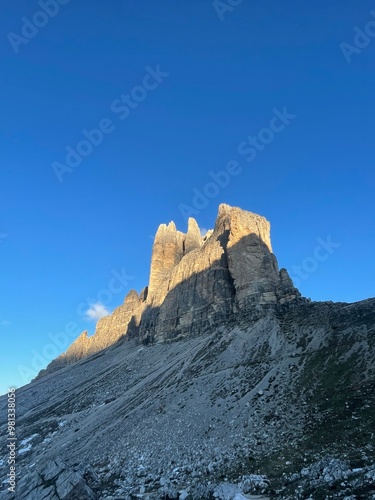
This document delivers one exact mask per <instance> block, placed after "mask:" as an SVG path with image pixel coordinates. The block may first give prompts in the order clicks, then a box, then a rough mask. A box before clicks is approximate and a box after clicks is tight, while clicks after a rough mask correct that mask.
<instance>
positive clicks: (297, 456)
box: [0, 205, 375, 500]
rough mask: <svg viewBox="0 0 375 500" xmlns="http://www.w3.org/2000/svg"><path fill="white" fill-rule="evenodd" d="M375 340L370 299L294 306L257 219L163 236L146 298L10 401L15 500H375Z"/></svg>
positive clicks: (231, 213)
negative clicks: (14, 442)
mask: <svg viewBox="0 0 375 500" xmlns="http://www.w3.org/2000/svg"><path fill="white" fill-rule="evenodd" d="M374 339H375V299H368V300H365V301H362V302H359V303H354V304H345V303H333V302H313V301H310V300H307V299H305V298H303V297H301V295H300V293H299V292H298V290H297V289H296V288H295V287H294V286H293V283H292V281H291V280H290V278H289V276H288V274H287V271H286V270H280V271H279V270H278V266H277V261H276V258H275V256H274V255H273V253H272V247H271V242H270V225H269V223H268V222H267V221H266V220H265V219H264V218H263V217H260V216H258V215H255V214H252V213H249V212H245V211H243V210H240V209H239V208H234V207H229V206H228V205H220V207H219V213H218V217H217V220H216V223H215V227H214V229H213V230H212V231H209V232H208V233H207V234H206V235H205V236H203V237H202V236H201V234H200V230H199V228H198V226H197V223H196V222H195V221H194V220H193V219H190V220H189V225H188V231H187V233H186V234H184V233H182V232H180V231H177V230H176V227H175V225H174V224H173V223H170V224H169V225H168V226H166V225H164V224H162V225H161V226H160V227H159V229H158V231H157V234H156V237H155V242H154V246H153V252H152V262H151V271H150V280H149V285H148V287H146V288H145V289H144V290H143V291H142V292H141V293H140V294H138V293H137V292H135V291H131V292H129V294H128V295H127V297H126V298H125V301H124V304H123V305H121V306H120V307H118V308H117V309H116V310H115V311H114V312H113V314H112V315H111V316H108V317H106V318H103V319H102V320H100V321H99V322H98V324H97V327H96V332H95V334H94V335H93V336H92V337H88V336H87V333H86V332H84V333H83V334H81V336H80V337H79V338H78V339H77V340H76V341H75V342H74V343H73V344H72V345H71V346H70V348H69V349H68V350H67V351H66V352H65V353H64V354H63V355H61V356H60V357H59V358H57V359H56V360H55V361H53V362H52V363H51V364H50V366H49V367H48V368H47V370H46V371H45V372H44V373H42V374H41V375H40V376H39V377H38V379H37V380H35V381H33V382H32V383H31V384H29V385H27V386H25V387H22V388H20V389H18V390H17V391H16V399H17V433H18V457H17V474H18V476H17V493H16V496H15V498H19V499H35V500H38V499H60V500H61V499H65V500H67V499H86V498H87V499H108V500H109V499H118V500H120V499H135V498H144V499H148V498H149V499H181V500H185V499H186V500H193V499H194V500H198V499H206V498H207V499H214V498H216V499H219V500H220V499H222V500H232V499H235V500H241V499H242V500H243V499H244V498H253V495H261V497H262V498H289V499H296V498H301V499H302V498H313V499H317V500H319V499H325V498H346V499H347V500H349V499H356V498H375V448H374V446H375V444H374V429H375V425H374V424H375V412H374V403H375V396H374V394H375V392H374V379H375V349H374V347H375V345H374V344H375V341H374ZM4 415H6V399H4V398H0V424H1V425H2V426H3V427H4V426H5V417H4ZM7 453H8V450H7V447H6V443H5V442H4V443H2V444H1V447H0V458H1V462H0V463H1V468H0V472H1V480H3V484H4V485H6V482H5V481H6V480H7V476H6V474H7V472H8V470H7ZM0 498H1V499H2V498H4V499H5V498H13V497H12V496H11V495H9V494H8V493H7V491H6V489H5V487H4V490H3V492H2V493H0ZM257 498H260V496H259V497H258V496H257Z"/></svg>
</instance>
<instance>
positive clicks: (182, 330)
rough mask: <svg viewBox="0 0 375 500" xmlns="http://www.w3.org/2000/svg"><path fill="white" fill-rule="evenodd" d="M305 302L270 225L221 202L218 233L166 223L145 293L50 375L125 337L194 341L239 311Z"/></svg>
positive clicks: (81, 340) (253, 312) (82, 339)
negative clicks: (280, 259)
mask: <svg viewBox="0 0 375 500" xmlns="http://www.w3.org/2000/svg"><path fill="white" fill-rule="evenodd" d="M299 297H300V293H299V292H298V290H297V289H296V288H294V286H293V283H292V281H291V280H290V278H289V276H288V273H287V271H286V270H285V269H284V270H281V272H279V270H278V265H277V261H276V257H275V256H274V255H273V253H272V247H271V239H270V223H269V222H268V221H267V220H266V219H265V218H264V217H261V216H259V215H256V214H253V213H251V212H246V211H244V210H241V209H240V208H236V207H230V206H229V205H225V204H222V205H220V206H219V212H218V216H217V219H216V223H215V226H214V229H213V230H212V231H210V232H209V233H208V235H206V236H204V237H202V236H201V234H200V229H199V227H198V224H197V222H196V221H195V220H194V219H193V218H190V219H189V221H188V231H187V233H186V234H184V233H182V232H180V231H178V230H177V229H176V226H175V224H174V222H170V223H169V224H168V225H165V224H161V225H160V226H159V228H158V230H157V233H156V236H155V240H154V245H153V249H152V257H151V270H150V281H149V285H148V287H147V288H146V290H145V291H143V292H142V293H141V295H140V296H138V293H137V292H136V291H135V290H132V291H130V292H129V294H128V295H127V297H126V298H125V302H124V304H123V305H121V306H120V307H118V308H117V309H115V310H114V312H113V313H112V314H111V315H110V316H107V317H104V318H102V319H101V320H99V321H98V323H97V326H96V331H95V334H94V335H93V336H92V337H88V335H87V332H83V333H82V334H81V335H80V336H79V337H78V339H77V340H76V341H75V342H74V343H73V344H72V345H71V346H70V347H69V349H68V350H67V351H66V352H65V353H64V354H63V355H61V356H59V357H58V358H57V359H56V360H54V361H53V362H52V363H51V364H50V365H49V367H48V368H47V373H48V372H49V371H53V370H55V369H57V368H60V367H62V366H64V365H66V364H67V363H71V362H75V361H77V360H78V359H81V358H83V357H86V356H88V355H90V354H94V353H96V352H98V351H100V350H102V349H104V348H106V347H109V346H110V345H112V344H114V343H115V342H117V341H118V340H119V339H120V338H122V337H124V336H125V335H126V336H127V338H134V337H136V338H139V339H140V340H142V341H144V342H145V343H149V342H162V341H165V340H170V339H173V338H181V337H187V336H195V335H199V334H201V333H203V332H205V331H209V330H211V329H212V328H215V327H218V326H220V325H221V324H224V323H227V322H228V321H231V320H232V321H235V320H236V318H237V317H238V315H239V314H241V315H245V316H253V317H254V318H255V317H258V315H259V312H260V311H262V310H263V308H266V307H268V306H272V305H277V304H283V303H286V302H290V301H294V300H296V299H298V298H299ZM45 373H46V371H43V372H42V373H41V375H44V374H45Z"/></svg>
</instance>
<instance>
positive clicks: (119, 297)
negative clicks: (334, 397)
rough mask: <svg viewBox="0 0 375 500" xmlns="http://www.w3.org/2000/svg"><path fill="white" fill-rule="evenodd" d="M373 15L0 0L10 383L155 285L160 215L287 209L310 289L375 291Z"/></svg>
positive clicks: (286, 255)
mask: <svg viewBox="0 0 375 500" xmlns="http://www.w3.org/2000/svg"><path fill="white" fill-rule="evenodd" d="M234 4H237V6H235V7H234V6H233V5H234ZM231 5H232V6H231ZM42 6H43V8H44V10H43V8H42ZM374 9H375V8H374V4H373V2H370V1H364V0H332V1H330V2H326V1H323V0H317V1H315V2H301V1H300V0H298V1H297V0H289V1H288V0H287V1H286V2H280V1H276V0H268V1H264V2H252V1H250V0H244V1H243V2H241V1H239V0H224V1H218V0H217V1H214V2H213V1H212V0H207V1H206V0H189V1H175V0H167V1H161V0H140V1H126V2H125V1H123V0H108V1H107V2H105V3H103V2H102V1H99V0H90V2H87V1H85V0H71V1H69V0H64V1H62V0H61V1H60V3H59V4H56V2H55V1H54V0H51V1H50V2H47V0H40V1H39V2H37V1H31V0H18V1H17V2H7V3H6V5H5V4H4V5H3V6H2V15H1V18H0V57H1V59H0V60H1V62H0V64H1V70H0V79H1V85H0V102H1V117H2V119H1V122H0V142H1V175H0V203H1V212H0V336H1V363H0V376H1V384H0V393H3V392H4V391H5V390H6V388H7V387H8V386H10V385H12V386H13V385H15V386H20V385H23V384H24V383H26V382H27V381H29V380H30V378H31V377H32V376H35V375H36V372H37V370H38V369H40V368H42V367H44V366H45V365H46V364H47V363H48V362H49V361H51V359H52V358H53V357H55V356H56V355H57V354H59V353H60V352H62V351H63V350H65V349H66V347H67V346H68V344H69V342H71V341H72V340H73V339H74V337H75V336H76V335H77V334H79V333H80V332H81V331H82V330H84V329H88V330H89V332H90V333H93V331H94V328H95V318H97V317H99V316H100V315H101V314H103V313H105V312H106V311H108V310H112V309H113V308H114V307H116V306H118V305H120V304H121V303H122V301H123V299H124V296H125V295H126V293H127V292H128V291H129V289H131V288H135V289H136V290H138V291H139V290H140V289H141V288H142V287H143V286H145V285H146V284H147V282H148V273H149V263H150V255H151V247H152V236H153V235H154V234H155V231H156V229H157V226H158V225H159V224H160V223H162V222H169V221H170V220H174V221H175V222H176V225H177V227H178V229H180V230H185V229H186V217H187V216H188V215H193V216H195V217H196V219H197V220H198V223H199V224H200V226H201V227H203V228H210V227H212V225H213V223H214V220H215V217H216V214H217V208H218V205H219V203H222V202H225V203H228V204H231V205H234V206H239V207H241V208H244V209H246V210H250V211H253V212H256V213H259V214H261V215H264V216H266V217H267V219H268V220H270V221H271V225H272V234H271V235H272V242H273V248H274V252H275V254H276V255H277V258H278V261H279V265H280V267H286V268H287V269H288V270H289V271H290V274H291V275H292V276H293V277H294V278H295V281H296V284H298V286H299V288H300V290H301V292H302V293H303V294H304V295H306V296H308V297H311V298H312V299H314V300H333V301H349V302H350V301H357V300H361V299H364V298H368V297H370V296H374V295H375V293H374V283H375V271H374V260H373V254H374V244H375V237H374V217H375V211H374V187H375V186H374V184H375V183H374V180H375V173H374V172H375V168H374V157H375V155H374V152H375V148H374V144H375V136H374V131H375V112H374V109H375V107H374V104H375V92H374V88H375V85H374V83H375V11H374ZM371 10H373V13H371ZM43 12H44V14H43ZM361 30H363V31H362V32H361ZM365 30H367V32H368V33H369V34H370V36H369V35H366V31H365ZM343 44H344V45H343ZM345 44H346V45H345ZM94 129H96V130H94ZM98 129H100V130H99V131H98ZM82 141H83V142H82ZM90 141H91V142H90ZM66 148H67V149H66ZM77 150H78V153H77ZM79 153H81V154H79ZM223 171H224V172H226V173H224V174H223V173H219V172H223ZM198 192H199V193H200V194H199V193H198ZM197 193H198V194H197ZM64 331H65V333H61V332H64ZM66 331H67V332H66Z"/></svg>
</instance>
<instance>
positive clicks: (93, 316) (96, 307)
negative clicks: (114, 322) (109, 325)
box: [85, 302, 111, 321]
mask: <svg viewBox="0 0 375 500" xmlns="http://www.w3.org/2000/svg"><path fill="white" fill-rule="evenodd" d="M109 314H111V311H110V310H109V309H107V308H106V306H105V305H104V304H102V303H101V302H95V304H91V305H90V307H89V308H88V309H87V311H86V312H85V318H86V319H87V320H88V321H98V320H99V319H100V318H103V317H104V316H108V315H109Z"/></svg>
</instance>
